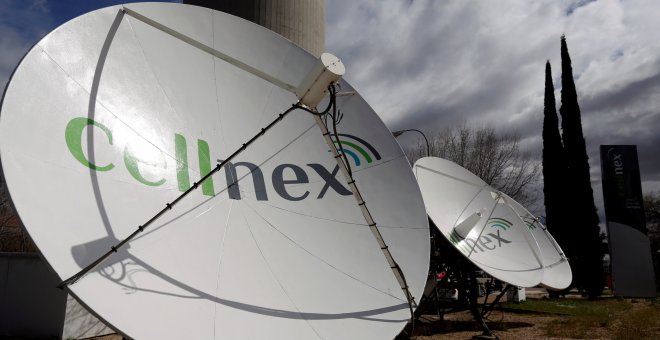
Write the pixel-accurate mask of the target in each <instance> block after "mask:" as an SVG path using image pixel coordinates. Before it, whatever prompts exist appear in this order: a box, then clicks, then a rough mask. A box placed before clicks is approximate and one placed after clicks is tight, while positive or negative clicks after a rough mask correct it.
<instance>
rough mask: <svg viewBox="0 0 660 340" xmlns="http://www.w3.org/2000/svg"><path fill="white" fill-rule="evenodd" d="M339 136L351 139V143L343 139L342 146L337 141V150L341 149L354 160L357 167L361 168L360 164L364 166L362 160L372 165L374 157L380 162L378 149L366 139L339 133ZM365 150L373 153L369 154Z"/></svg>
mask: <svg viewBox="0 0 660 340" xmlns="http://www.w3.org/2000/svg"><path fill="white" fill-rule="evenodd" d="M338 135H339V136H341V137H345V138H348V139H350V141H349V140H345V139H341V145H340V143H337V141H334V142H335V146H336V147H337V149H340V148H341V149H342V150H343V151H344V153H345V154H346V155H348V156H350V157H351V158H352V159H353V162H354V163H355V166H360V164H362V161H361V159H363V160H364V161H366V162H367V163H372V162H373V159H372V155H373V157H374V158H376V160H380V154H379V153H378V151H376V149H375V148H374V147H373V146H371V144H369V143H367V142H366V141H365V140H364V139H362V138H359V137H356V136H353V135H349V134H346V133H339V134H338ZM365 148H366V149H368V150H369V151H371V154H369V152H367V151H366V150H365Z"/></svg>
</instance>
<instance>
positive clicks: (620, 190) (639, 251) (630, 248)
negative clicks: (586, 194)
mask: <svg viewBox="0 0 660 340" xmlns="http://www.w3.org/2000/svg"><path fill="white" fill-rule="evenodd" d="M600 160H601V170H602V178H603V198H604V201H605V216H606V218H607V234H608V239H609V246H610V257H611V264H612V280H613V283H614V294H615V295H617V296H625V297H655V294H656V293H655V276H654V274H653V260H652V257H651V245H650V242H649V238H648V236H647V230H646V220H645V217H644V204H643V200H642V185H641V179H640V175H639V162H638V160H637V147H636V146H635V145H601V146H600Z"/></svg>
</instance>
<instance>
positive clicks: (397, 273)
mask: <svg viewBox="0 0 660 340" xmlns="http://www.w3.org/2000/svg"><path fill="white" fill-rule="evenodd" d="M331 100H332V99H331ZM314 118H315V119H316V124H317V125H318V126H319V128H320V129H321V133H322V134H323V137H324V138H325V142H326V143H327V144H328V147H329V148H330V151H331V152H332V155H333V156H334V158H335V160H336V161H337V164H338V165H339V169H341V173H342V175H343V176H344V179H345V180H346V183H347V184H348V185H349V187H350V188H351V191H352V192H353V196H354V197H355V200H356V201H357V204H358V206H359V207H360V210H361V211H362V215H363V216H364V219H365V221H366V222H367V225H368V226H369V228H370V229H371V233H372V234H373V235H374V237H375V238H376V240H377V241H378V245H379V246H380V249H381V251H382V252H383V255H384V256H385V258H386V259H387V263H389V265H390V268H391V269H392V272H393V273H394V277H396V280H397V281H398V282H399V285H400V286H401V289H402V290H403V292H404V294H405V295H406V299H407V300H408V306H409V307H410V315H411V320H414V312H413V307H416V303H415V297H413V296H412V294H410V290H409V288H408V283H407V282H406V278H405V276H404V275H403V271H402V270H401V267H399V265H398V264H397V263H396V261H395V260H394V257H392V254H391V253H390V251H389V249H388V247H387V244H386V243H385V240H384V239H383V236H382V235H381V234H380V231H379V230H378V226H377V225H376V222H375V221H374V219H373V217H372V216H371V212H369V209H368V208H367V204H366V203H365V202H364V199H363V198H362V194H360V190H358V187H357V186H356V185H355V180H354V179H353V176H352V175H351V173H350V171H349V170H348V167H347V165H346V163H344V158H343V157H342V155H341V154H340V153H339V151H338V150H337V148H336V147H335V144H334V143H333V141H332V138H330V132H329V131H328V127H327V126H326V125H325V122H324V121H323V119H322V117H321V116H320V115H315V116H314Z"/></svg>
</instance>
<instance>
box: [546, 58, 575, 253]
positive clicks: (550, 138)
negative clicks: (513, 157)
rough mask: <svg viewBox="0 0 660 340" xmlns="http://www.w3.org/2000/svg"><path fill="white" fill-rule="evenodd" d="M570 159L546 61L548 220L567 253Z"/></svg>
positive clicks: (570, 248) (569, 247)
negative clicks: (566, 203)
mask: <svg viewBox="0 0 660 340" xmlns="http://www.w3.org/2000/svg"><path fill="white" fill-rule="evenodd" d="M565 176H566V163H565V160H564V146H563V145H562V143H561V135H560V134H559V119H558V118H557V107H556V105H555V87H554V85H553V83H552V71H551V68H550V61H548V62H546V64H545V97H544V110H543V194H544V203H545V223H546V226H547V227H548V230H549V231H550V233H551V234H552V235H553V236H554V237H555V239H556V240H557V242H558V243H559V245H560V246H561V247H562V250H563V251H564V252H565V254H566V256H567V257H569V258H570V257H571V255H572V254H573V247H572V244H571V243H570V242H571V237H570V230H569V229H568V228H567V224H566V223H565V222H564V220H565V214H566V211H565V208H564V207H563V204H562V203H563V201H564V197H563V196H564V195H565V194H566V190H565V187H564V180H565Z"/></svg>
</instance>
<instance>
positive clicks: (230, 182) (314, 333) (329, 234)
mask: <svg viewBox="0 0 660 340" xmlns="http://www.w3.org/2000/svg"><path fill="white" fill-rule="evenodd" d="M317 66H318V60H317V59H316V58H314V57H312V56H311V55H309V54H308V53H307V52H305V51H303V50H302V49H300V48H298V47H296V46H295V45H293V44H292V43H291V42H289V41H288V40H286V39H284V38H282V37H280V36H278V35H276V34H274V33H272V32H271V31H269V30H267V29H264V28H262V27H260V26H257V25H254V24H252V23H249V22H247V21H244V20H242V19H239V18H236V17H233V16H230V15H227V14H223V13H220V12H216V11H213V10H209V9H205V8H200V7H194V6H186V5H179V4H163V3H141V4H130V5H125V6H115V7H109V8H105V9H102V10H98V11H95V12H91V13H88V14H86V15H83V16H81V17H78V18H76V19H74V20H72V21H70V22H68V23H66V24H64V25H62V26H60V27H59V28H57V29H56V30H54V31H53V32H51V33H50V34H48V35H47V36H46V37H45V38H44V39H43V40H42V41H40V42H39V43H38V44H37V45H36V46H35V47H34V48H33V49H32V50H31V51H30V52H29V53H28V54H27V55H26V56H25V58H24V59H23V61H22V62H21V64H20V65H19V66H18V68H17V69H16V71H15V73H14V75H13V77H12V80H11V82H10V83H9V85H8V86H7V89H6V94H5V96H4V99H3V103H2V108H1V119H0V154H1V156H2V158H1V159H2V169H3V171H4V175H5V178H6V181H7V186H8V189H9V192H10V195H11V198H12V200H13V203H14V205H15V208H16V210H17V212H18V214H19V216H20V218H21V220H22V222H23V224H24V225H25V227H26V229H27V231H28V233H29V234H30V236H31V237H32V239H33V240H34V242H35V243H36V245H37V246H38V248H39V251H40V252H41V253H42V254H43V256H44V257H45V259H46V260H47V262H48V263H49V264H50V265H51V266H52V268H53V269H54V270H55V272H56V273H57V274H58V275H59V276H60V278H62V279H66V278H69V277H71V276H72V275H74V274H76V273H78V272H79V271H80V270H81V268H84V267H85V266H88V265H89V264H90V263H93V261H94V260H95V259H98V258H99V257H100V256H101V255H103V254H104V253H106V252H107V251H108V250H109V249H110V247H111V246H113V245H116V244H118V242H119V241H121V240H123V239H124V238H126V237H127V235H129V234H131V233H133V232H134V231H135V230H136V228H138V227H139V226H141V225H142V223H145V221H147V220H149V219H151V218H152V217H153V216H154V214H155V213H157V212H158V211H160V210H161V209H163V207H164V206H165V204H166V203H168V202H172V201H173V200H174V199H176V198H177V197H179V196H180V195H181V193H182V192H185V191H186V190H188V189H190V188H191V187H193V186H195V184H194V183H195V182H196V181H199V179H200V178H201V177H202V176H203V175H204V174H207V173H209V171H211V169H212V168H213V167H214V166H215V164H217V163H218V162H220V161H221V160H226V159H227V157H229V155H231V154H232V153H233V152H234V151H236V150H239V149H240V148H241V146H242V145H243V143H246V141H247V140H248V139H249V138H250V137H252V136H254V135H257V134H259V133H260V131H261V129H262V128H263V127H264V126H266V125H267V124H268V123H269V122H271V121H273V119H275V118H277V117H278V114H279V113H281V112H283V111H285V110H287V109H289V108H291V105H292V104H293V103H295V102H297V101H298V98H301V97H304V96H305V94H304V93H296V91H297V90H298V89H300V88H302V87H301V84H304V83H305V82H306V79H307V77H308V76H309V75H310V74H312V73H313V72H314V71H315V70H316V67H317ZM307 85H310V84H307ZM310 86H311V85H310ZM303 87H304V86H303ZM341 87H342V91H352V89H351V87H350V86H349V85H348V84H347V83H345V82H342V83H341ZM319 99H320V98H312V99H310V100H319ZM322 105H323V104H322ZM322 105H321V106H322ZM337 106H338V107H339V109H341V110H342V112H343V119H342V121H341V122H340V124H339V126H338V129H337V130H338V134H339V136H340V137H341V145H342V147H343V149H344V152H345V153H346V155H347V159H348V161H349V163H350V164H351V165H352V170H353V171H352V177H353V178H354V179H355V183H352V184H351V185H353V184H357V185H358V186H359V188H360V192H361V196H362V197H363V198H364V201H365V202H366V204H367V205H368V208H369V211H368V213H369V216H373V219H374V221H375V222H377V226H378V227H377V228H376V227H375V226H376V223H373V225H372V226H369V225H368V224H372V223H371V222H370V223H367V222H365V218H366V216H367V214H366V213H365V207H364V205H360V206H358V204H357V203H356V200H355V198H354V197H353V194H352V193H351V191H350V190H349V188H352V186H351V185H349V184H347V183H346V181H345V180H344V178H343V177H342V172H343V170H341V169H340V167H339V166H338V165H337V162H336V160H335V157H333V153H331V152H330V151H333V148H329V147H328V144H326V139H324V136H322V133H321V130H320V129H319V128H318V127H317V120H318V119H319V118H318V117H315V116H313V115H312V114H309V113H307V112H304V111H302V110H296V111H293V112H291V113H290V114H289V115H288V116H287V117H286V118H285V119H283V120H282V121H281V122H279V123H278V124H277V125H274V126H273V127H272V128H271V129H270V130H269V131H268V132H267V133H265V134H264V135H263V136H261V137H259V138H258V139H256V140H255V141H254V143H252V144H251V145H250V146H249V147H247V149H246V150H245V151H244V152H242V153H240V154H239V155H238V156H237V157H236V158H235V159H234V160H233V161H232V162H231V163H230V164H227V165H226V166H225V167H223V169H222V170H220V171H219V172H217V173H215V174H214V175H213V176H212V177H210V178H209V179H208V180H207V181H205V182H203V183H201V184H199V185H198V186H199V188H198V189H197V190H194V191H192V192H191V193H190V194H189V195H188V196H187V197H185V198H184V199H181V200H180V201H179V203H178V204H177V205H176V206H172V208H171V210H168V211H167V212H166V213H164V214H163V215H162V216H161V217H160V218H159V219H157V220H155V222H153V224H152V225H151V226H149V228H148V229H145V230H144V232H143V233H140V234H139V235H138V236H137V237H135V238H134V239H133V240H132V241H130V242H128V243H127V244H125V245H124V246H122V247H120V248H119V249H117V252H116V253H115V254H112V255H111V256H109V257H108V258H107V259H106V260H104V261H103V262H102V263H100V265H99V266H98V267H96V268H95V269H94V270H92V271H91V272H89V273H88V274H87V275H86V276H84V277H83V278H82V279H80V280H79V281H77V282H76V283H75V284H72V285H70V286H68V287H69V289H70V291H71V293H72V294H74V296H76V297H77V298H78V299H79V300H80V301H81V302H82V303H83V304H85V305H86V306H87V307H88V308H90V309H91V310H93V311H94V313H95V314H97V315H99V316H100V317H101V318H102V319H104V320H105V321H106V322H107V323H108V324H110V325H111V326H112V327H114V328H116V329H117V330H119V331H120V332H122V333H123V334H125V335H127V336H129V337H131V338H138V339H183V338H186V339H219V338H223V339H237V338H256V339H266V338H268V339H277V338H279V339H294V338H297V339H317V338H321V339H386V338H393V337H394V336H396V334H397V333H398V332H399V331H400V330H401V329H402V328H403V326H404V325H405V324H406V322H407V320H408V319H409V317H410V311H409V305H408V301H407V296H406V294H405V293H404V291H403V290H402V289H401V285H400V283H399V282H400V278H399V277H398V276H396V277H395V275H393V271H392V270H391V268H390V267H391V264H390V263H388V261H390V259H389V258H386V257H385V256H383V255H384V253H386V252H391V255H392V257H393V258H394V259H396V261H397V263H398V264H399V265H400V267H401V268H402V270H403V273H404V274H405V277H406V278H407V281H408V282H407V283H408V287H409V290H410V293H411V295H412V296H413V297H415V298H417V299H419V298H420V296H421V294H422V290H423V288H424V283H425V279H426V275H427V271H428V252H429V230H428V222H427V218H426V214H425V209H424V205H423V202H422V199H421V195H420V192H419V188H418V186H417V185H416V183H415V179H414V177H413V175H412V173H411V171H410V167H409V165H408V163H407V160H406V158H405V156H404V154H403V152H402V150H401V148H400V147H399V146H398V144H397V143H396V141H395V140H394V139H393V138H392V136H391V134H390V132H389V130H388V129H387V128H386V127H385V125H384V124H383V123H382V121H381V120H380V119H379V118H378V117H377V115H376V114H375V113H374V112H373V110H372V109H371V108H370V107H369V106H368V104H367V103H366V102H365V101H364V100H363V99H362V98H361V97H360V96H359V95H358V94H354V95H351V96H341V97H338V98H337ZM329 149H331V150H329ZM393 178H394V179H396V180H395V181H393V180H392V179H393ZM356 196H357V195H356ZM374 230H375V231H377V232H380V234H382V239H383V240H382V241H384V242H385V243H386V244H387V246H386V247H383V246H381V245H380V244H379V242H380V241H378V242H377V239H376V238H374ZM388 247H389V250H388ZM381 248H383V249H381ZM397 279H399V280H397Z"/></svg>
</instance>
